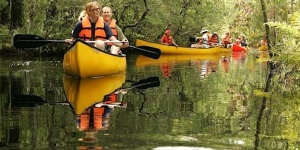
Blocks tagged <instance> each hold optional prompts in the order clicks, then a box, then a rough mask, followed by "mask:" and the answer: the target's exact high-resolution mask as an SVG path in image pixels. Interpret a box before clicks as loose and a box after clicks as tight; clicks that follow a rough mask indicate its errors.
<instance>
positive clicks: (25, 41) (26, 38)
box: [13, 34, 161, 59]
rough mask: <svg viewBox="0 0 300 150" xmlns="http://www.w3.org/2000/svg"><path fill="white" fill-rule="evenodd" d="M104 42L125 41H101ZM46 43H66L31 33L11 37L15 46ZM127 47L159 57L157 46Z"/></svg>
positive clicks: (22, 46) (31, 45)
mask: <svg viewBox="0 0 300 150" xmlns="http://www.w3.org/2000/svg"><path fill="white" fill-rule="evenodd" d="M85 42H87V43H95V41H85ZM103 42H104V43H116V42H117V43H119V42H121V43H126V42H127V41H103ZM47 43H66V42H65V40H47V39H44V38H43V37H40V36H37V35H32V34H16V35H14V38H13V45H14V47H16V48H37V47H40V46H43V45H46V44H47ZM129 48H132V49H135V50H138V52H139V53H140V54H141V55H144V56H147V57H150V58H153V59H158V58H159V57H160V54H161V51H160V49H158V48H154V47H148V46H143V47H135V46H129Z"/></svg>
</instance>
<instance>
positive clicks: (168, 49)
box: [136, 39, 221, 55]
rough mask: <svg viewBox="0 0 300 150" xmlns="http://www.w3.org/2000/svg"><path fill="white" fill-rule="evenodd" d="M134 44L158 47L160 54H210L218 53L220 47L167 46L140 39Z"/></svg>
mask: <svg viewBox="0 0 300 150" xmlns="http://www.w3.org/2000/svg"><path fill="white" fill-rule="evenodd" d="M136 46H148V47H154V48H158V49H160V50H161V53H162V54H173V55H210V54H218V53H220V52H221V48H220V47H212V48H191V47H176V46H167V45H163V44H158V43H152V42H148V41H144V40H141V39H137V40H136Z"/></svg>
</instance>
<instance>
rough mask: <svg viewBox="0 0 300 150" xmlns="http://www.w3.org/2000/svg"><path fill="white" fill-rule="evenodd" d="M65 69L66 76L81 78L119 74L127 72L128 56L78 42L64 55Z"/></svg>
mask: <svg viewBox="0 0 300 150" xmlns="http://www.w3.org/2000/svg"><path fill="white" fill-rule="evenodd" d="M63 68H64V71H65V74H66V75H69V76H74V77H79V78H88V77H98V76H103V75H112V74H118V73H120V72H124V71H125V70H126V56H125V55H124V56H120V55H113V54H111V53H108V52H104V51H102V50H100V49H98V48H96V47H94V46H93V45H91V44H88V43H86V42H84V41H81V40H76V41H75V43H74V44H73V45H72V46H71V47H70V48H69V49H68V51H67V52H66V54H65V55H64V61H63Z"/></svg>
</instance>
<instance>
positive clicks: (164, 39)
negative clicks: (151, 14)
mask: <svg viewBox="0 0 300 150" xmlns="http://www.w3.org/2000/svg"><path fill="white" fill-rule="evenodd" d="M161 42H162V43H166V44H167V45H170V44H171V43H172V42H173V38H172V36H171V35H170V36H166V35H163V36H162V38H161Z"/></svg>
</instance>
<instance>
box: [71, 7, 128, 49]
mask: <svg viewBox="0 0 300 150" xmlns="http://www.w3.org/2000/svg"><path fill="white" fill-rule="evenodd" d="M100 8H101V5H100V4H99V3H97V2H89V3H87V4H86V6H85V10H84V11H83V12H82V13H81V15H83V17H82V21H79V22H77V23H76V25H75V28H74V30H73V33H72V38H71V39H66V40H65V42H66V43H70V44H71V43H72V42H73V41H74V40H75V39H77V38H79V39H82V40H84V41H95V47H97V48H99V49H101V50H104V51H105V48H106V44H105V42H104V41H105V40H106V39H108V40H109V41H114V42H113V45H114V46H117V47H120V48H126V47H128V44H123V43H122V42H120V41H119V40H117V38H116V37H115V36H114V35H113V32H112V30H111V29H110V27H109V25H108V24H107V23H106V22H105V21H104V19H103V17H100Z"/></svg>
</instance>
